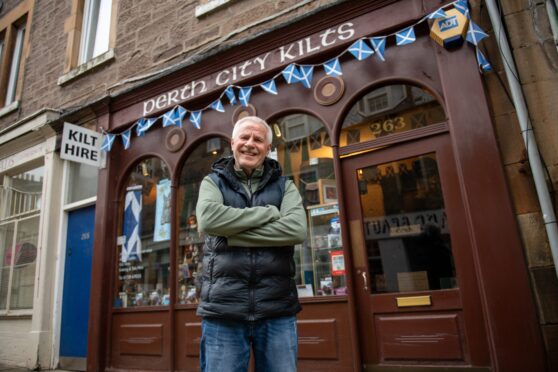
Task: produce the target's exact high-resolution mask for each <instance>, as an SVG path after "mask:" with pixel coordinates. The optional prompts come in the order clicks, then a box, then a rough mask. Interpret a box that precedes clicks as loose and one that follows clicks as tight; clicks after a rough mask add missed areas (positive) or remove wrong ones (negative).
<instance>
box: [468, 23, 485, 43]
mask: <svg viewBox="0 0 558 372" xmlns="http://www.w3.org/2000/svg"><path fill="white" fill-rule="evenodd" d="M486 37H488V34H487V33H486V32H484V31H483V30H482V28H480V27H479V26H478V25H477V24H476V23H475V22H473V21H469V30H467V41H468V42H470V43H471V44H473V45H474V46H478V45H479V43H480V42H481V40H482V39H484V38H486Z"/></svg>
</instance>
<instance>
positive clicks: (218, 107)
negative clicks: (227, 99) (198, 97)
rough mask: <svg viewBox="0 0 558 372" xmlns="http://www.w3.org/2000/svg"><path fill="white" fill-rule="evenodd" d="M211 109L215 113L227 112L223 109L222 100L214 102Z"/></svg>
mask: <svg viewBox="0 0 558 372" xmlns="http://www.w3.org/2000/svg"><path fill="white" fill-rule="evenodd" d="M211 108H212V109H213V110H215V111H219V112H225V108H224V107H223V102H221V100H220V99H217V100H215V101H213V103H212V104H211Z"/></svg>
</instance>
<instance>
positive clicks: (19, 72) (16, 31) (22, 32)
mask: <svg viewBox="0 0 558 372" xmlns="http://www.w3.org/2000/svg"><path fill="white" fill-rule="evenodd" d="M30 6H31V1H24V2H22V3H21V4H20V5H18V6H17V7H16V8H14V9H13V10H11V11H10V12H9V13H8V14H6V15H5V16H4V17H2V19H1V20H0V63H1V66H0V107H6V108H11V109H15V108H17V102H18V100H19V98H20V96H21V81H22V79H23V64H24V60H25V57H26V54H27V53H26V50H27V42H28V39H29V36H28V35H27V32H28V30H29V29H30V23H31V17H29V16H28V15H29V14H30ZM8 111H11V110H10V109H8ZM2 113H3V112H2V111H0V115H1V114H2Z"/></svg>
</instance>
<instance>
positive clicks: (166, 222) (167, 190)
mask: <svg viewBox="0 0 558 372" xmlns="http://www.w3.org/2000/svg"><path fill="white" fill-rule="evenodd" d="M170 213H171V181H170V180H169V179H162V180H161V181H159V183H158V184H157V201H156V202H155V232H154V233H153V241H154V242H163V241H166V240H170V233H171V217H170Z"/></svg>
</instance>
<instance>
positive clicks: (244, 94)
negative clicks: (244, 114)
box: [238, 87, 252, 107]
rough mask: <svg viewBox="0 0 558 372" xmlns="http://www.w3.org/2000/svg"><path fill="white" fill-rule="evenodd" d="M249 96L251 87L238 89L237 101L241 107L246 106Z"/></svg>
mask: <svg viewBox="0 0 558 372" xmlns="http://www.w3.org/2000/svg"><path fill="white" fill-rule="evenodd" d="M250 94H252V87H244V88H240V91H239V93H238V100H239V101H240V104H241V105H242V106H244V107H246V106H248V102H249V101H250Z"/></svg>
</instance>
